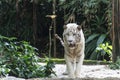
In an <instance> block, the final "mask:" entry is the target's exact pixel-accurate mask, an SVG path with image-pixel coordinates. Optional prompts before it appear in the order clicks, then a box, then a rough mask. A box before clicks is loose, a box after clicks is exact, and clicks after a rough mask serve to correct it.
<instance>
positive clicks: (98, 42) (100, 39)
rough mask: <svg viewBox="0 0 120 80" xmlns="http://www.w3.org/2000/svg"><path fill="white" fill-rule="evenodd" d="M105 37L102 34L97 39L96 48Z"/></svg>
mask: <svg viewBox="0 0 120 80" xmlns="http://www.w3.org/2000/svg"><path fill="white" fill-rule="evenodd" d="M106 36H107V35H106V34H102V35H101V36H100V37H99V38H98V40H97V46H98V45H99V44H101V43H103V41H104V40H105V38H106Z"/></svg>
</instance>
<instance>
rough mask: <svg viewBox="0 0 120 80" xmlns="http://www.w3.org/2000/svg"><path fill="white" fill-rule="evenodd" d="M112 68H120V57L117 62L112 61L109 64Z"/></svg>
mask: <svg viewBox="0 0 120 80" xmlns="http://www.w3.org/2000/svg"><path fill="white" fill-rule="evenodd" d="M109 67H110V69H113V70H115V69H120V57H118V58H117V61H116V62H115V63H112V64H110V65H109Z"/></svg>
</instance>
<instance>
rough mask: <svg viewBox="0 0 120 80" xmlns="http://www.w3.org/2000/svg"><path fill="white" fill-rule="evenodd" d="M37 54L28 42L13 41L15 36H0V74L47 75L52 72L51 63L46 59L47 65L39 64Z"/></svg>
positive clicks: (24, 76) (19, 75)
mask: <svg viewBox="0 0 120 80" xmlns="http://www.w3.org/2000/svg"><path fill="white" fill-rule="evenodd" d="M37 54H38V53H37V49H36V48H34V47H32V46H31V45H30V44H29V43H28V42H25V41H20V42H15V38H7V37H4V36H0V66H1V67H0V76H5V75H7V74H8V75H10V76H16V77H21V78H35V77H49V76H50V75H51V74H52V73H54V71H53V70H52V68H53V67H54V65H53V63H52V62H51V61H50V60H48V61H47V62H46V64H47V65H45V66H41V65H39V64H38V57H37ZM46 71H47V72H49V74H48V73H47V72H46ZM54 74H55V73H54Z"/></svg>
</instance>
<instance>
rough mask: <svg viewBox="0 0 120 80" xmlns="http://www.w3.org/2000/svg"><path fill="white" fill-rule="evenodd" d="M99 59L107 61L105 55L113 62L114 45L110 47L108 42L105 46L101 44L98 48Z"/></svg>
mask: <svg viewBox="0 0 120 80" xmlns="http://www.w3.org/2000/svg"><path fill="white" fill-rule="evenodd" d="M96 53H97V57H98V58H99V57H102V60H104V59H105V55H108V56H109V58H110V60H112V45H109V44H108V42H106V43H105V44H104V43H103V44H100V45H99V46H98V47H97V48H96Z"/></svg>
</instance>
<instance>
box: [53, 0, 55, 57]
mask: <svg viewBox="0 0 120 80" xmlns="http://www.w3.org/2000/svg"><path fill="white" fill-rule="evenodd" d="M55 7H56V0H53V15H56V13H55V10H56V8H55ZM53 27H54V35H55V34H56V18H53ZM54 57H56V38H55V36H54Z"/></svg>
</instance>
